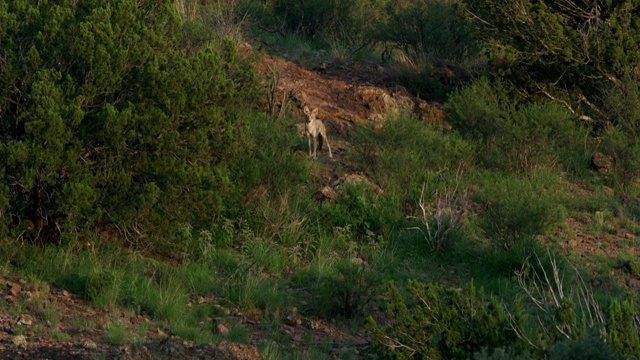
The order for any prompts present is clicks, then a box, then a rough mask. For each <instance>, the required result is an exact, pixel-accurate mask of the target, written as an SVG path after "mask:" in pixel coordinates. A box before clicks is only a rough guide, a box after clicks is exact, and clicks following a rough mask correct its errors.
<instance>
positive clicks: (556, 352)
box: [548, 334, 625, 360]
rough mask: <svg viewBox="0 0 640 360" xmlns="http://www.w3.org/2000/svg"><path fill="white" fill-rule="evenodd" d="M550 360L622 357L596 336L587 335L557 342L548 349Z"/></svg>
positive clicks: (617, 358) (596, 359)
mask: <svg viewBox="0 0 640 360" xmlns="http://www.w3.org/2000/svg"><path fill="white" fill-rule="evenodd" d="M548 358H549V359H550V360H583V359H589V360H622V359H625V357H624V356H622V355H620V354H617V353H614V352H613V351H612V350H611V348H610V347H609V346H608V344H607V343H606V342H605V341H604V339H602V337H600V336H598V335H597V334H588V335H585V336H582V337H580V338H578V339H575V340H574V339H567V340H564V341H560V342H557V343H556V344H555V345H553V346H552V347H551V348H550V349H549V357H548Z"/></svg>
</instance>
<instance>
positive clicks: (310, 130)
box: [304, 106, 333, 159]
mask: <svg viewBox="0 0 640 360" xmlns="http://www.w3.org/2000/svg"><path fill="white" fill-rule="evenodd" d="M317 115H318V108H315V109H313V111H310V110H309V108H308V107H306V106H305V107H304V118H305V120H306V123H305V127H304V129H305V134H306V135H307V141H308V142H309V156H312V154H311V137H313V158H314V159H316V158H317V156H316V153H317V150H318V141H320V149H321V150H322V141H323V140H324V142H326V143H327V148H329V157H330V158H333V155H332V154H331V146H330V145H329V139H327V129H326V128H325V127H324V124H323V123H322V121H320V120H318V119H317V118H316V116H317ZM318 136H321V138H320V139H318Z"/></svg>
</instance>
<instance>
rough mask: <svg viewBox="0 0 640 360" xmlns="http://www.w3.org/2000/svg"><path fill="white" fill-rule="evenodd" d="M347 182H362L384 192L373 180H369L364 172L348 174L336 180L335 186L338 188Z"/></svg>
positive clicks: (354, 183) (375, 190) (377, 191)
mask: <svg viewBox="0 0 640 360" xmlns="http://www.w3.org/2000/svg"><path fill="white" fill-rule="evenodd" d="M345 183H346V184H351V185H358V184H362V185H364V186H366V187H369V188H371V189H372V190H373V191H374V192H375V193H379V192H382V189H380V187H379V186H378V185H376V184H374V183H372V182H371V180H369V179H368V178H367V177H366V176H364V175H362V174H347V175H345V176H343V177H341V178H340V179H338V180H336V181H334V182H333V186H334V187H336V188H337V187H339V186H341V185H342V184H345Z"/></svg>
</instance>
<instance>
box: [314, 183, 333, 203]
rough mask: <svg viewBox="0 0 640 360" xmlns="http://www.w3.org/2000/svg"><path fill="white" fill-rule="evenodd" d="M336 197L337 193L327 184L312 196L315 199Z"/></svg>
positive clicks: (321, 199)
mask: <svg viewBox="0 0 640 360" xmlns="http://www.w3.org/2000/svg"><path fill="white" fill-rule="evenodd" d="M336 197H338V193H337V192H336V191H335V190H333V189H332V188H330V187H329V186H325V187H323V188H322V190H318V191H316V192H315V193H314V194H313V198H314V199H316V200H317V201H323V200H334V199H335V198H336Z"/></svg>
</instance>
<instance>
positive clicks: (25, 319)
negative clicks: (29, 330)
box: [16, 315, 33, 326]
mask: <svg viewBox="0 0 640 360" xmlns="http://www.w3.org/2000/svg"><path fill="white" fill-rule="evenodd" d="M16 325H18V326H31V325H33V319H32V318H31V316H29V315H22V316H21V317H20V320H18V322H17V323H16Z"/></svg>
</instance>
